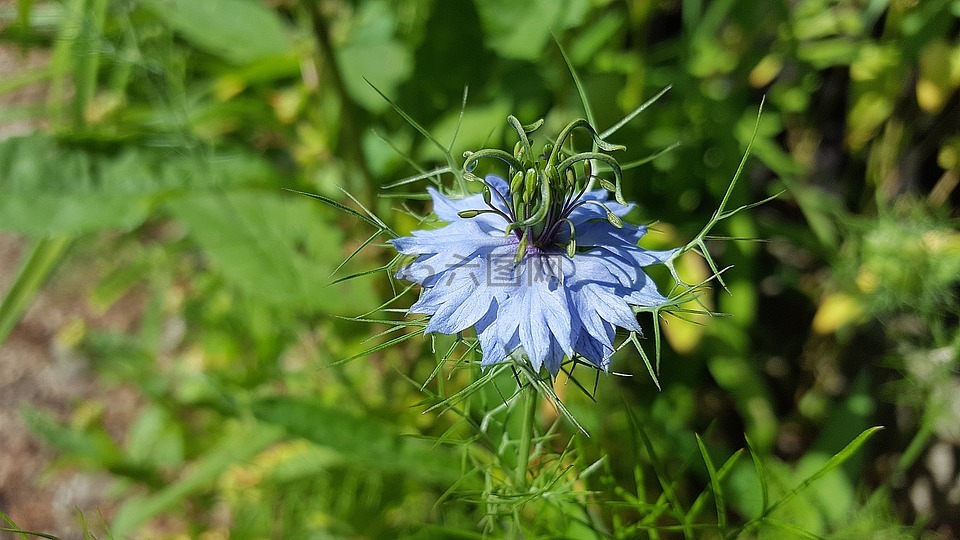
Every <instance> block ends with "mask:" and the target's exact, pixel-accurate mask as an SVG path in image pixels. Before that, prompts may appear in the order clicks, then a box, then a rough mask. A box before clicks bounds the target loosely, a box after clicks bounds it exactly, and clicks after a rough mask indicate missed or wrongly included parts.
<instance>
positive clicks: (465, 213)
mask: <svg viewBox="0 0 960 540" xmlns="http://www.w3.org/2000/svg"><path fill="white" fill-rule="evenodd" d="M481 213H482V212H480V210H461V211H459V212H457V215H458V216H460V217H462V218H463V219H470V218H475V217H477V216H479V215H480V214H481Z"/></svg>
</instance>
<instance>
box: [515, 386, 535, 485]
mask: <svg viewBox="0 0 960 540" xmlns="http://www.w3.org/2000/svg"><path fill="white" fill-rule="evenodd" d="M522 397H523V399H524V409H523V428H522V429H521V432H520V449H519V453H518V455H517V470H516V471H515V472H514V475H515V476H514V481H515V483H516V486H517V488H518V489H524V490H526V487H527V467H528V466H529V464H530V443H531V441H532V440H533V424H534V421H535V420H536V416H537V397H538V395H537V389H536V388H535V387H534V386H533V385H532V384H528V385H527V387H526V389H525V390H524V392H523V395H522Z"/></svg>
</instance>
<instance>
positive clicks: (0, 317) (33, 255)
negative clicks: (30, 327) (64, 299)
mask: <svg viewBox="0 0 960 540" xmlns="http://www.w3.org/2000/svg"><path fill="white" fill-rule="evenodd" d="M69 244H70V239H69V238H64V237H60V238H44V239H42V240H38V241H37V242H36V243H35V244H34V245H33V246H32V247H31V248H30V255H29V256H28V257H27V259H26V262H25V263H24V264H23V266H22V267H21V268H20V270H19V272H17V277H16V279H15V280H14V282H13V285H12V286H11V287H10V292H8V293H7V296H5V297H4V299H3V302H2V303H0V344H3V342H4V341H6V339H7V336H8V335H9V334H10V332H11V331H12V330H13V327H14V326H16V325H17V323H18V322H19V321H20V317H22V316H23V313H24V311H25V310H26V309H27V306H28V305H29V304H30V300H31V299H32V298H33V297H34V295H35V294H36V293H37V291H38V290H39V289H40V286H41V285H43V282H44V281H45V280H46V279H47V276H48V275H49V274H50V272H51V271H52V270H53V268H54V267H55V266H56V264H57V262H58V261H59V260H60V257H61V255H63V252H64V251H65V250H66V249H67V246H68V245H69Z"/></svg>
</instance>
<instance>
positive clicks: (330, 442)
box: [251, 397, 461, 483]
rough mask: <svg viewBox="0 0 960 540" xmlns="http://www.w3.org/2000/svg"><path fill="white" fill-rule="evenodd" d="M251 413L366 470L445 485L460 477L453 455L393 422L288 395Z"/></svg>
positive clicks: (261, 402)
mask: <svg viewBox="0 0 960 540" xmlns="http://www.w3.org/2000/svg"><path fill="white" fill-rule="evenodd" d="M251 410H252V411H253V414H254V415H255V416H256V417H257V418H258V419H260V420H261V421H263V422H266V423H269V424H273V425H277V426H281V427H283V428H284V429H286V431H287V432H288V433H289V434H290V435H296V436H298V437H303V438H304V439H306V440H308V441H310V442H312V443H314V444H317V445H320V446H322V447H327V448H331V449H333V450H336V451H337V452H339V453H340V454H341V455H342V456H343V458H344V460H345V462H346V463H349V464H352V465H355V466H359V467H361V468H364V469H366V468H373V469H377V470H381V471H387V472H395V473H403V474H405V475H409V476H411V477H413V478H418V479H420V480H425V481H436V482H440V483H449V482H454V481H456V480H457V479H458V478H460V476H461V469H460V463H459V461H458V458H457V456H455V455H454V454H453V453H448V452H446V451H445V449H444V448H437V447H434V445H433V444H431V443H429V442H427V441H425V440H420V439H416V438H413V437H404V436H401V435H400V434H399V433H398V432H397V430H396V429H395V428H394V427H392V426H391V425H390V424H388V423H386V422H383V421H380V420H377V419H375V418H373V417H369V416H367V417H362V418H361V417H354V416H353V415H351V414H349V413H346V412H344V411H343V410H342V409H338V408H332V407H327V406H324V405H320V404H319V403H315V402H310V401H306V400H298V399H294V398H287V397H275V398H265V399H261V400H259V401H256V402H254V403H253V404H252V405H251Z"/></svg>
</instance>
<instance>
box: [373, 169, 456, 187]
mask: <svg viewBox="0 0 960 540" xmlns="http://www.w3.org/2000/svg"><path fill="white" fill-rule="evenodd" d="M449 172H453V171H452V170H451V169H450V167H437V168H436V169H433V170H430V171H425V172H422V173H420V174H417V175H414V176H408V177H406V178H404V179H402V180H397V181H396V182H391V183H389V184H384V185H383V186H382V187H383V189H393V188H395V187H400V186H405V185H407V184H412V183H414V182H419V181H420V180H425V179H427V178H433V177H434V176H439V175H441V174H445V173H449Z"/></svg>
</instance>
